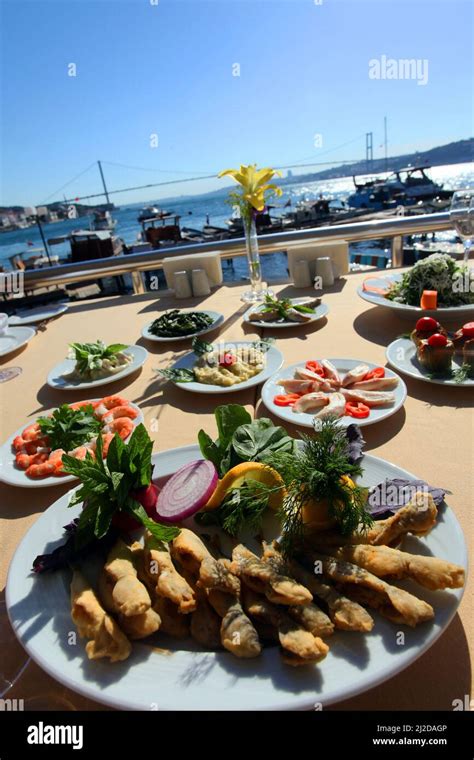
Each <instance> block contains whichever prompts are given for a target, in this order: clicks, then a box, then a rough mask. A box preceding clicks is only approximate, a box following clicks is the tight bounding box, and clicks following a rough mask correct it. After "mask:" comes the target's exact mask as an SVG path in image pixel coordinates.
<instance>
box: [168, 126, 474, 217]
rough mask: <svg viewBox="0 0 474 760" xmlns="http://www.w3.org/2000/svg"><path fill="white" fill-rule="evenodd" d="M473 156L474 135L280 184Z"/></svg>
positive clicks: (181, 198) (296, 176)
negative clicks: (466, 138)
mask: <svg viewBox="0 0 474 760" xmlns="http://www.w3.org/2000/svg"><path fill="white" fill-rule="evenodd" d="M473 160H474V138H473V137H470V138H469V139H468V140H458V141H457V142H452V143H448V144H447V145H439V146H437V147H436V148H430V150H425V151H416V152H415V153H405V154H404V155H402V156H390V157H388V158H387V164H386V165H385V159H384V158H376V159H374V160H373V161H371V162H370V164H369V165H368V164H367V161H365V160H362V161H358V162H357V163H356V164H340V165H339V166H333V167H332V168H331V169H324V170H323V171H320V172H311V173H310V174H293V176H291V177H282V179H280V180H278V183H279V184H280V185H288V184H293V183H295V182H316V181H318V180H327V179H337V178H338V177H352V176H353V175H359V174H378V173H381V172H385V171H389V172H392V171H396V170H397V169H404V168H405V167H406V166H408V165H409V164H411V165H412V166H414V165H421V166H444V165H449V164H463V163H468V162H470V161H473ZM228 192H229V188H228V186H226V187H223V188H222V189H219V190H211V192H209V193H202V194H199V195H180V196H172V197H169V198H161V199H160V203H164V202H166V203H168V202H172V201H175V202H176V201H178V200H179V201H185V200H188V199H193V200H196V198H219V197H222V196H225V195H227V193H228Z"/></svg>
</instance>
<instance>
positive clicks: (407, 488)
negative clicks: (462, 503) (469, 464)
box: [367, 478, 446, 517]
mask: <svg viewBox="0 0 474 760" xmlns="http://www.w3.org/2000/svg"><path fill="white" fill-rule="evenodd" d="M416 491H424V492H428V493H430V494H431V497H432V499H433V501H434V503H435V504H436V506H437V507H439V505H440V504H442V503H443V501H444V497H445V494H446V490H445V489H443V488H435V487H434V486H430V485H429V484H428V483H426V481H424V480H406V479H403V478H392V479H387V480H384V482H383V483H379V484H378V485H376V486H372V488H371V489H370V492H369V497H368V500H367V507H368V510H369V512H370V513H371V515H372V516H373V517H376V516H377V515H382V514H385V513H386V512H392V513H393V512H397V511H398V510H399V509H401V508H402V507H404V506H405V505H406V504H408V502H409V501H410V499H411V498H412V497H413V496H414V494H415V493H416Z"/></svg>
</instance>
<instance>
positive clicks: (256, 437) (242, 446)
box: [198, 404, 296, 477]
mask: <svg viewBox="0 0 474 760" xmlns="http://www.w3.org/2000/svg"><path fill="white" fill-rule="evenodd" d="M214 416H215V418H216V423H217V431H218V434H219V437H218V438H217V440H216V441H213V440H212V438H211V437H210V435H208V434H207V433H205V432H204V430H200V431H199V434H198V441H199V448H200V449H201V453H202V455H203V457H204V458H205V459H209V461H211V462H212V463H213V464H214V465H215V467H216V469H217V471H218V472H219V474H220V476H221V477H222V476H223V475H225V473H226V472H228V471H229V470H230V469H231V468H232V467H235V465H236V464H240V463H241V462H261V461H262V460H263V458H264V457H265V456H267V455H270V454H271V453H274V452H277V451H288V452H292V451H295V449H296V441H295V440H294V439H293V438H290V436H289V435H288V433H287V432H286V430H285V429H284V428H282V427H279V426H276V425H274V424H273V422H272V421H271V420H268V419H266V418H265V417H261V418H260V419H258V420H252V418H251V416H250V414H249V413H248V412H247V411H246V410H245V409H244V407H243V406H240V404H226V405H224V406H218V407H217V409H215V411H214ZM269 464H271V462H269Z"/></svg>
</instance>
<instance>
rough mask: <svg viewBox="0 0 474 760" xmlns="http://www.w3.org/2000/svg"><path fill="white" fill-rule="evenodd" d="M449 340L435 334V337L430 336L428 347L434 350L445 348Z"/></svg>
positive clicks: (439, 334)
mask: <svg viewBox="0 0 474 760" xmlns="http://www.w3.org/2000/svg"><path fill="white" fill-rule="evenodd" d="M447 344H448V339H447V337H446V336H445V335H441V333H434V335H430V337H429V338H428V345H429V346H431V347H432V348H444V346H447Z"/></svg>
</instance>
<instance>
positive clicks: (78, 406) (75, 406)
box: [69, 401, 100, 409]
mask: <svg viewBox="0 0 474 760" xmlns="http://www.w3.org/2000/svg"><path fill="white" fill-rule="evenodd" d="M99 403H100V402H99V401H76V402H75V403H74V404H69V406H70V407H71V409H82V407H83V406H91V407H92V408H93V409H95V408H96V406H98V404H99Z"/></svg>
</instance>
